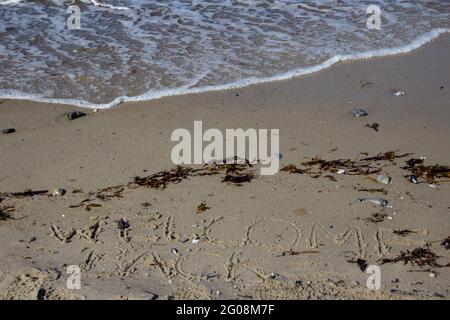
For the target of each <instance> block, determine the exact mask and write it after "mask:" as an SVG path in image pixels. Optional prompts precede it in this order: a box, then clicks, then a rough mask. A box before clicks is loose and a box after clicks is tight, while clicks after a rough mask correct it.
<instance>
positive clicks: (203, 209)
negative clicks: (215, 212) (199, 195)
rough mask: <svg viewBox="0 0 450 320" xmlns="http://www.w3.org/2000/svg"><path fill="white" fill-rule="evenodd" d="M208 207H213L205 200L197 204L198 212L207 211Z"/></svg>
mask: <svg viewBox="0 0 450 320" xmlns="http://www.w3.org/2000/svg"><path fill="white" fill-rule="evenodd" d="M208 209H211V208H210V207H208V206H207V205H206V203H205V202H202V203H200V204H199V205H198V206H197V211H196V212H197V214H199V213H202V212H205V211H206V210H208Z"/></svg>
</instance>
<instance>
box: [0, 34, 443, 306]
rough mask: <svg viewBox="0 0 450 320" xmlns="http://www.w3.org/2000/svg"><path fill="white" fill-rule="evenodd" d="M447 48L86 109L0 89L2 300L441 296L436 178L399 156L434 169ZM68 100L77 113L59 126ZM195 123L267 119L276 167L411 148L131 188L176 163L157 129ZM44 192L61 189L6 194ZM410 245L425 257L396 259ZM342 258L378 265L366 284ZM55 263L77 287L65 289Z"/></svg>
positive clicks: (241, 124) (355, 265)
mask: <svg viewBox="0 0 450 320" xmlns="http://www.w3.org/2000/svg"><path fill="white" fill-rule="evenodd" d="M449 50H450V35H448V34H446V35H443V36H441V37H439V38H438V39H437V40H435V41H433V42H432V43H431V44H429V45H426V46H424V47H422V48H420V49H419V50H416V51H414V52H412V53H410V54H407V55H400V56H391V57H384V58H377V59H371V60H364V61H352V62H350V63H340V64H337V65H335V66H333V67H332V68H329V69H327V70H324V71H322V72H319V73H317V74H312V75H308V76H304V77H300V78H295V79H291V80H285V81H279V82H271V83H266V84H260V85H255V86H250V87H246V88H240V89H238V90H228V91H218V92H207V93H202V94H192V95H184V96H173V97H167V98H164V99H159V100H152V101H144V102H132V103H124V104H122V105H120V106H119V107H116V108H111V109H107V110H99V111H98V112H93V111H92V110H89V109H82V108H78V107H73V106H67V105H53V104H45V103H36V102H30V101H18V100H6V101H3V102H2V103H0V128H2V129H3V128H15V129H16V132H14V133H11V134H0V163H1V166H0V210H1V212H2V215H1V216H0V217H2V218H1V219H0V239H1V241H2V244H3V245H2V246H0V257H1V261H0V298H1V299H36V298H37V297H38V296H39V295H42V292H45V298H46V299H183V298H184V299H248V298H253V299H446V300H448V299H450V292H449V288H450V268H449V267H446V266H445V265H446V264H447V263H449V262H450V254H449V251H448V249H446V248H445V247H444V246H443V245H442V242H443V240H444V239H446V238H447V237H449V236H450V220H449V219H448V215H449V213H450V203H449V199H448V194H449V191H450V184H449V183H448V182H445V181H442V182H440V181H441V180H445V179H437V180H438V181H435V182H430V181H427V180H426V179H425V178H424V177H419V182H420V183H418V184H414V183H412V182H410V181H409V180H408V175H409V174H410V172H409V171H408V170H406V169H404V168H403V167H404V166H406V161H407V160H409V159H411V158H420V157H425V158H426V160H424V165H426V166H429V165H434V164H440V165H442V166H444V165H447V166H448V165H449V164H450V163H449V162H450V149H449V148H448V145H449V144H448V137H449V136H450V126H449V119H450V105H449V101H450V78H449V74H448V71H447V70H449V69H450V59H449V56H448V52H449ZM396 90H401V91H404V92H405V95H402V96H395V95H394V91H396ZM355 108H363V109H365V110H366V111H367V112H368V116H366V117H362V118H355V117H353V116H352V110H353V109H355ZM75 110H83V111H84V112H86V113H87V116H85V117H82V118H79V119H75V120H73V121H69V120H68V119H67V116H66V113H67V112H71V111H75ZM195 120H202V121H203V125H204V129H208V128H218V129H219V130H221V131H222V132H224V130H225V129H227V128H243V129H247V128H256V129H269V130H270V129H280V153H281V154H282V159H281V164H280V165H281V167H284V166H287V165H289V164H293V165H296V166H299V167H302V168H304V166H303V165H302V163H303V162H305V161H308V160H311V159H313V158H315V157H319V158H320V159H323V160H327V161H331V160H337V159H352V160H353V161H356V160H354V159H357V160H361V159H362V158H363V157H370V156H375V155H377V154H384V153H385V152H389V151H395V152H396V153H395V154H396V155H402V154H409V153H411V155H406V156H404V157H400V158H393V159H390V158H389V159H387V160H383V161H375V163H370V165H374V166H376V168H378V169H380V170H381V171H380V173H382V174H385V175H388V176H389V177H391V178H392V182H391V183H389V184H386V185H385V184H382V183H380V182H377V175H378V173H371V174H360V175H350V174H338V173H337V172H332V171H324V172H321V173H320V174H319V175H318V176H317V177H315V176H314V175H313V174H294V173H289V172H284V171H282V172H279V173H277V174H275V175H274V176H259V175H257V174H256V175H255V177H254V179H252V180H251V181H250V182H248V183H242V185H241V186H238V185H235V184H230V183H227V182H226V181H225V182H223V180H224V172H219V173H217V174H214V175H204V176H195V175H190V174H188V175H186V179H184V178H182V179H181V181H179V183H168V184H167V186H166V188H165V189H155V188H152V187H146V186H145V184H144V185H139V184H137V183H136V180H135V179H134V178H135V177H136V176H139V177H147V176H151V175H152V174H155V173H159V172H161V171H163V172H164V171H165V170H169V169H171V168H173V167H174V165H173V163H172V161H171V159H170V154H171V150H172V147H173V146H174V145H175V143H172V142H171V141H170V137H171V133H172V132H173V130H175V129H178V128H186V129H188V130H192V128H193V121H195ZM373 123H378V124H379V128H378V131H375V130H373V129H372V128H370V127H368V126H367V125H370V124H373ZM362 153H364V154H363V155H361V154H362ZM365 153H367V155H365ZM313 169H314V172H315V171H316V170H318V169H317V168H316V167H314V168H313ZM246 170H250V171H251V170H254V169H251V168H250V169H249V168H246ZM162 175H163V176H164V174H162ZM374 180H375V181H374ZM175 182H176V181H175ZM430 185H432V187H430ZM54 188H63V189H65V190H67V193H66V194H65V195H63V196H49V194H48V193H45V194H43V195H35V196H18V195H11V194H9V193H14V192H20V191H24V190H26V189H31V190H49V191H50V192H51V190H53V189H54ZM105 188H106V189H105ZM122 189H123V190H122ZM4 193H7V194H4ZM362 198H384V199H386V201H388V204H389V207H383V208H381V207H379V206H376V205H372V204H370V203H364V202H361V201H359V199H362ZM83 201H84V202H83ZM202 204H205V205H204V206H202ZM390 206H392V207H390ZM199 207H200V208H203V209H202V210H199ZM204 209H206V210H204ZM417 248H427V249H428V250H430V251H431V252H432V253H433V254H436V255H437V256H438V258H437V260H436V264H433V263H431V264H430V261H428V260H424V262H423V263H424V265H418V264H417V260H414V258H412V261H413V263H411V262H408V263H406V264H404V263H403V261H402V260H398V262H395V259H397V258H398V257H399V256H400V255H401V253H405V254H411V253H412V252H415V251H414V250H415V249H417ZM174 249H175V250H174ZM358 259H360V260H361V261H364V262H365V263H367V266H369V265H377V266H379V267H380V269H381V272H382V281H381V289H380V290H371V289H369V288H367V286H366V281H367V278H368V276H369V275H368V274H367V273H366V272H365V271H363V269H364V268H363V267H364V263H360V262H358ZM390 260H391V261H390ZM392 260H394V261H392ZM420 263H422V262H420ZM71 265H74V266H78V267H79V268H80V270H81V284H82V286H81V289H80V290H70V289H68V288H67V287H66V279H67V267H68V266H71ZM41 289H44V291H42V290H41Z"/></svg>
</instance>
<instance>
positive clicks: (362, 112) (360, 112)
mask: <svg viewBox="0 0 450 320" xmlns="http://www.w3.org/2000/svg"><path fill="white" fill-rule="evenodd" d="M352 113H353V116H355V117H357V118H359V117H365V116H367V115H369V114H368V113H367V111H366V110H364V109H360V108H357V109H355V110H353V112H352Z"/></svg>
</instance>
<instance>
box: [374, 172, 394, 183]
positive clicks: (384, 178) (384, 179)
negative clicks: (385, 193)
mask: <svg viewBox="0 0 450 320" xmlns="http://www.w3.org/2000/svg"><path fill="white" fill-rule="evenodd" d="M377 180H378V181H379V182H381V183H383V184H389V183H391V177H389V176H386V175H383V174H380V175H378V177H377Z"/></svg>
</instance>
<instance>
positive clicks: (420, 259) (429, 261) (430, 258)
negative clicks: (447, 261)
mask: <svg viewBox="0 0 450 320" xmlns="http://www.w3.org/2000/svg"><path fill="white" fill-rule="evenodd" d="M438 258H439V256H438V255H436V254H435V253H434V252H432V251H431V250H430V249H429V248H416V249H414V250H413V251H409V250H407V251H406V252H405V251H401V252H400V255H399V256H398V257H396V258H392V259H390V258H385V259H382V260H381V264H385V263H397V262H400V261H401V262H403V263H404V264H405V265H406V264H408V263H410V264H411V265H412V266H415V265H417V266H419V267H423V266H430V267H435V268H442V267H445V266H444V265H441V264H440V263H438V262H437V259H438Z"/></svg>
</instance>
